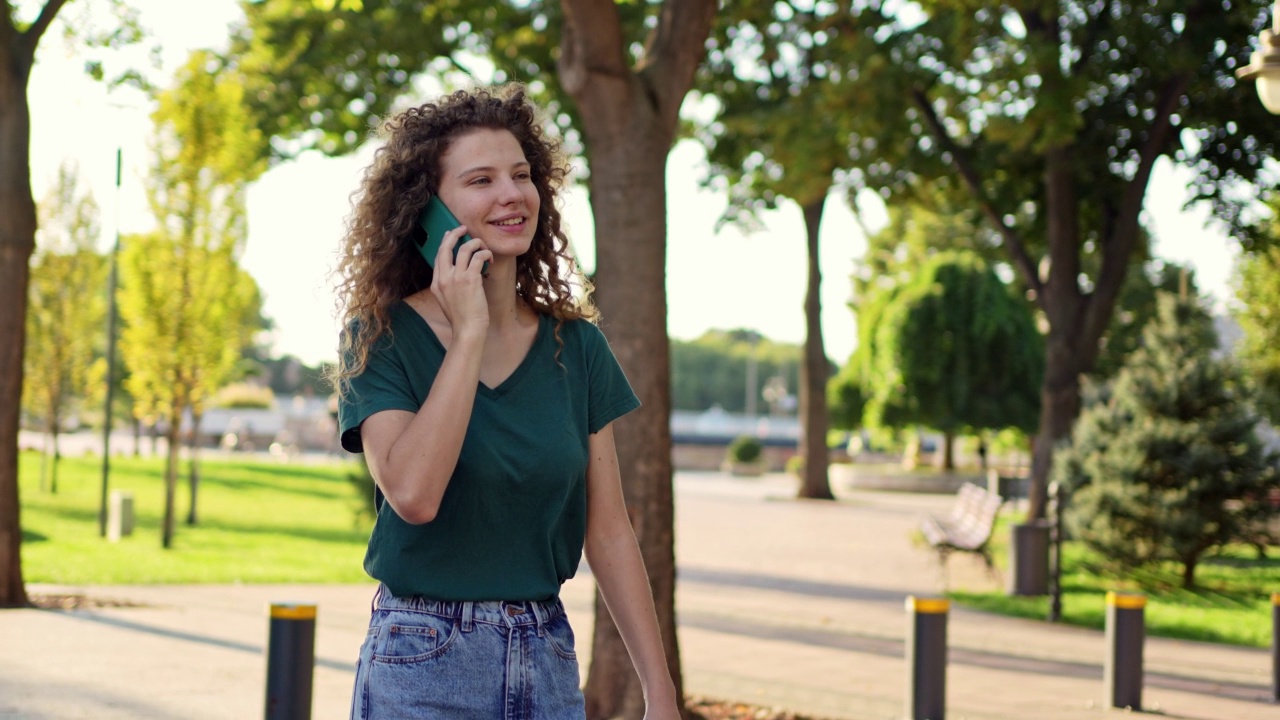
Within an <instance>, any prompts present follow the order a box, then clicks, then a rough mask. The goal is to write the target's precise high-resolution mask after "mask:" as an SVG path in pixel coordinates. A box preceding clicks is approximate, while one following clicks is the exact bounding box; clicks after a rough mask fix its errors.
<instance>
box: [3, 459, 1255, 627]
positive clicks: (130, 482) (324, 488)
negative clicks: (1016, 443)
mask: <svg viewBox="0 0 1280 720" xmlns="http://www.w3.org/2000/svg"><path fill="white" fill-rule="evenodd" d="M201 467H202V474H201V484H200V493H199V506H198V510H199V523H198V524H197V525H195V526H189V525H187V524H186V522H185V520H186V516H187V509H188V507H189V502H190V494H189V491H188V487H187V483H186V477H185V475H183V476H182V477H181V478H180V482H179V486H178V494H177V510H178V512H177V524H176V526H175V532H174V542H173V547H172V548H171V549H169V550H164V549H162V548H161V547H160V520H161V513H162V510H163V503H164V488H163V479H162V473H163V470H164V463H163V460H162V459H160V458H142V459H136V458H116V459H113V460H112V473H111V488H112V489H115V490H129V491H132V492H133V495H134V508H135V513H136V516H137V526H136V527H135V529H134V532H133V535H131V536H129V537H126V538H124V539H122V540H121V541H120V542H114V543H113V542H108V541H106V540H104V539H103V538H101V537H99V536H98V520H97V516H98V498H99V493H100V491H101V489H100V483H101V477H102V475H101V469H102V465H101V460H100V459H99V458H95V457H88V458H64V459H63V460H62V463H61V466H60V468H61V469H60V472H59V482H58V492H57V494H51V493H49V492H47V491H43V490H41V489H40V483H39V473H40V457H39V455H37V454H35V453H30V452H28V453H23V455H22V457H21V466H20V468H21V469H20V478H19V481H20V484H21V498H22V527H23V544H22V567H23V574H24V576H25V578H26V580H27V582H29V583H56V584H65V585H100V584H149V583H235V582H244V583H293V582H297V583H348V582H367V581H368V578H367V577H366V576H365V574H364V571H363V569H362V568H361V562H362V560H363V557H364V549H365V543H366V541H367V539H368V532H369V528H368V524H367V521H366V522H365V523H363V524H357V522H356V521H355V509H356V507H357V505H358V504H359V502H360V498H359V496H358V495H357V493H356V491H355V489H354V488H353V486H352V484H351V483H350V481H349V480H347V477H346V475H347V473H348V472H350V471H351V469H352V467H353V466H352V464H349V463H347V464H344V463H338V462H335V463H333V464H328V465H307V464H292V465H284V464H279V463H275V462H271V461H261V460H234V461H231V460H212V459H211V460H206V461H204V462H203V463H202V464H201ZM183 469H184V472H185V469H186V467H185V465H184V468H183ZM1008 523H1009V519H1008V517H1007V516H1006V517H1004V518H1002V519H1001V524H1000V526H999V527H997V529H996V532H995V535H994V539H993V549H994V552H995V554H996V559H997V563H998V564H1000V565H1001V566H1004V565H1006V564H1007V563H1006V561H1005V558H1006V557H1007V552H1008V548H1007V545H1008V537H1009V528H1008ZM1272 554H1273V555H1280V553H1278V552H1276V551H1275V550H1273V551H1272ZM1065 556H1066V557H1065V562H1064V574H1063V590H1064V591H1063V602H1062V606H1063V620H1064V621H1065V622H1067V623H1070V624H1073V625H1082V626H1085V627H1093V628H1101V627H1102V626H1103V622H1104V618H1105V612H1106V608H1105V595H1106V592H1107V591H1108V590H1143V591H1144V592H1146V593H1147V596H1148V601H1147V608H1146V613H1145V615H1146V626H1147V633H1148V634H1149V635H1155V636H1167V637H1180V638H1188V639H1194V640H1208V641H1213V642H1222V643H1233V644H1239V645H1249V646H1254V647H1266V646H1267V645H1268V644H1269V643H1270V641H1271V600H1270V597H1271V593H1272V592H1277V591H1280V559H1271V560H1258V559H1257V556H1256V553H1255V552H1254V550H1253V549H1252V548H1231V549H1229V550H1228V551H1226V552H1224V553H1222V554H1219V555H1216V556H1213V557H1209V558H1207V559H1206V560H1205V561H1204V562H1203V563H1202V564H1201V567H1200V570H1199V572H1198V573H1197V579H1198V581H1199V584H1200V588H1199V589H1198V590H1195V591H1187V590H1182V589H1181V588H1180V572H1179V570H1178V568H1176V567H1174V566H1172V565H1170V566H1167V567H1163V568H1159V569H1157V570H1154V571H1150V572H1147V573H1144V574H1143V575H1142V576H1141V577H1130V578H1125V579H1121V578H1116V577H1112V576H1109V575H1107V574H1105V573H1103V572H1102V570H1101V563H1100V562H1099V559H1098V558H1097V557H1096V556H1093V555H1091V554H1090V553H1089V552H1088V551H1086V550H1085V549H1084V548H1082V547H1080V546H1078V545H1076V544H1068V545H1067V548H1066V552H1065ZM951 597H952V599H953V600H955V601H956V602H957V603H959V604H962V605H967V606H970V607H974V608H979V609H982V610H987V611H991V612H996V613H1000V614H1004V615H1016V616H1022V617H1029V618H1036V619H1043V618H1045V617H1046V615H1047V614H1048V607H1049V601H1048V598H1045V597H1030V598H1029V597H1009V596H1006V595H1005V594H1004V592H1002V591H992V592H985V593H976V592H953V593H951Z"/></svg>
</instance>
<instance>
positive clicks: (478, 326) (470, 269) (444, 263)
mask: <svg viewBox="0 0 1280 720" xmlns="http://www.w3.org/2000/svg"><path fill="white" fill-rule="evenodd" d="M466 233H467V228H466V226H465V225H459V226H458V227H456V228H454V229H453V230H450V231H449V232H447V233H445V236H444V238H443V239H442V240H441V242H440V250H439V251H438V252H437V253H436V263H435V270H434V272H433V273H432V278H431V294H432V295H434V296H435V298H436V301H437V302H439V303H440V308H441V309H442V310H444V315H445V317H446V318H448V320H449V325H450V327H451V328H452V329H453V333H454V334H455V335H456V334H458V333H460V332H465V331H466V330H469V329H474V330H478V331H484V330H485V329H487V328H488V327H489V304H488V302H487V300H486V298H485V294H484V280H485V276H484V272H483V269H484V264H485V263H486V262H488V261H491V260H493V253H491V252H489V249H488V248H486V247H485V246H484V243H483V242H481V241H480V240H478V239H476V238H472V239H471V240H470V241H468V242H466V243H463V244H462V246H461V247H460V248H458V259H457V262H456V263H455V262H454V258H453V246H454V245H456V244H457V243H458V242H459V240H460V239H461V238H462V236H463V235H466Z"/></svg>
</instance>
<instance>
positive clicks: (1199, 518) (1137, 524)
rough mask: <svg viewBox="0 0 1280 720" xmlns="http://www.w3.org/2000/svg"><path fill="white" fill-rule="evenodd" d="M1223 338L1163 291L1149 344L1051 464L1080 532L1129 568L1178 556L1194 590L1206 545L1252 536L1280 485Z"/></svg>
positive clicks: (1146, 338)
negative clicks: (1225, 355) (1221, 346)
mask: <svg viewBox="0 0 1280 720" xmlns="http://www.w3.org/2000/svg"><path fill="white" fill-rule="evenodd" d="M1216 345H1217V339H1216V336H1215V333H1214V327H1213V321H1212V319H1211V318H1210V317H1209V315H1208V313H1207V312H1206V311H1205V310H1204V309H1203V308H1201V307H1200V306H1199V305H1198V304H1197V303H1196V302H1194V301H1189V300H1179V299H1178V298H1177V297H1176V296H1174V295H1172V294H1161V295H1160V298H1159V306H1158V315H1157V318H1156V320H1155V321H1154V322H1152V323H1151V324H1149V325H1148V326H1147V328H1146V330H1145V331H1144V333H1143V343H1142V346H1141V347H1140V348H1139V349H1138V350H1136V351H1135V352H1134V353H1133V355H1131V356H1130V358H1129V360H1128V362H1126V363H1125V365H1124V367H1123V368H1122V369H1121V371H1120V374H1119V375H1118V376H1117V377H1116V380H1115V382H1114V385H1113V386H1112V387H1110V388H1102V389H1101V390H1100V395H1099V398H1098V399H1097V401H1096V402H1094V403H1093V404H1092V405H1090V406H1089V407H1088V408H1087V409H1086V410H1085V411H1084V412H1083V413H1082V415H1081V418H1080V422H1079V423H1077V425H1076V428H1075V430H1074V432H1073V433H1072V444H1071V447H1070V448H1069V449H1067V450H1066V451H1065V452H1063V453H1061V456H1060V457H1059V458H1058V459H1057V461H1056V462H1055V467H1054V476H1055V478H1056V479H1057V480H1059V481H1061V482H1064V483H1066V484H1067V487H1068V488H1070V490H1071V502H1070V504H1069V506H1068V516H1067V519H1068V522H1069V525H1070V527H1071V530H1072V532H1073V533H1074V536H1075V537H1077V538H1079V539H1080V540H1081V541H1082V542H1084V543H1085V544H1087V545H1088V546H1090V547H1091V548H1093V549H1095V550H1097V551H1098V552H1099V553H1101V554H1102V555H1103V556H1105V557H1108V558H1111V559H1112V560H1114V561H1115V563H1116V564H1117V565H1118V566H1120V567H1122V568H1127V569H1133V568H1139V567H1143V566H1146V565H1150V564H1152V563H1155V562H1158V561H1162V560H1169V559H1172V560H1175V561H1177V562H1179V563H1181V565H1182V568H1183V572H1182V581H1183V585H1184V587H1188V588H1191V587H1194V586H1195V572H1196V565H1197V564H1198V563H1199V561H1200V559H1201V558H1202V557H1203V556H1204V554H1205V553H1206V552H1208V551H1209V550H1211V549H1213V548H1215V547H1219V546H1221V545H1224V544H1226V543H1230V542H1235V541H1239V540H1246V539H1253V538H1251V537H1249V535H1250V533H1252V532H1254V531H1255V530H1256V528H1258V527H1260V524H1261V523H1262V522H1265V519H1266V518H1267V516H1268V515H1269V514H1272V513H1274V510H1273V509H1271V507H1270V505H1269V503H1268V502H1267V497H1268V492H1270V491H1274V490H1275V489H1276V488H1277V487H1280V476H1278V473H1277V470H1278V469H1280V466H1278V464H1277V463H1278V462H1280V459H1277V458H1276V457H1274V456H1271V457H1267V456H1266V455H1264V452H1263V450H1262V447H1261V445H1260V444H1259V442H1258V439H1257V437H1256V435H1255V433H1254V428H1255V427H1256V426H1257V422H1258V418H1257V415H1256V414H1255V413H1254V411H1253V410H1252V409H1251V406H1250V401H1249V397H1248V394H1247V392H1246V391H1245V386H1244V385H1243V383H1241V381H1240V378H1239V376H1238V374H1237V373H1236V371H1235V370H1234V369H1233V368H1232V367H1231V366H1230V365H1229V364H1228V362H1227V361H1225V360H1219V359H1216V358H1215V357H1214V356H1213V351H1214V349H1215V347H1216Z"/></svg>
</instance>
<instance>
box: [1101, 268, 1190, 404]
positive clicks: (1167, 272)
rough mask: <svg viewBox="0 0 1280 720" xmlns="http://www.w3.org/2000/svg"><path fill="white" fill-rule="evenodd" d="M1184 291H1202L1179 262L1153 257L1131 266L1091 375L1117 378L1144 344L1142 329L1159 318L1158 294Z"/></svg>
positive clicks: (1105, 379) (1102, 378)
mask: <svg viewBox="0 0 1280 720" xmlns="http://www.w3.org/2000/svg"><path fill="white" fill-rule="evenodd" d="M1184 291H1185V292H1186V293H1187V294H1189V295H1191V296H1195V295H1197V294H1198V293H1199V291H1198V290H1197V289H1196V281H1195V273H1194V272H1193V271H1192V270H1189V269H1187V268H1185V267H1183V266H1181V265H1178V264H1177V263H1171V262H1165V261H1161V260H1152V261H1149V262H1146V263H1143V264H1141V265H1138V264H1137V263H1135V264H1134V266H1133V267H1130V268H1129V272H1127V273H1125V276H1124V285H1123V286H1122V287H1121V288H1120V298H1119V299H1118V300H1117V301H1116V310H1115V312H1114V313H1113V314H1112V316H1111V323H1110V325H1108V327H1107V332H1106V333H1105V334H1104V335H1103V336H1102V340H1101V342H1100V348H1099V350H1098V360H1097V362H1095V363H1094V365H1093V371H1092V372H1091V373H1089V376H1090V377H1091V378H1093V379H1094V380H1095V381H1099V382H1103V381H1107V380H1110V379H1112V378H1114V377H1115V376H1116V374H1117V373H1119V372H1120V368H1121V367H1122V366H1123V365H1124V362H1125V360H1126V359H1128V357H1129V355H1131V354H1132V353H1133V351H1134V350H1137V349H1138V348H1139V347H1140V346H1141V345H1142V331H1143V330H1144V329H1145V328H1146V327H1147V323H1149V322H1151V321H1152V320H1154V319H1155V317H1156V306H1157V302H1156V301H1157V299H1158V298H1159V296H1160V295H1161V294H1162V293H1182V292H1184Z"/></svg>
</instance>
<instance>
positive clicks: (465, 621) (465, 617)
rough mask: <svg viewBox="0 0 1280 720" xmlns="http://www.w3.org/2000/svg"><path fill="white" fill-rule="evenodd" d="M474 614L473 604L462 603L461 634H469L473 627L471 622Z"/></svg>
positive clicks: (469, 602) (468, 602)
mask: <svg viewBox="0 0 1280 720" xmlns="http://www.w3.org/2000/svg"><path fill="white" fill-rule="evenodd" d="M475 612H476V606H475V603H473V602H471V601H470V600H468V601H467V602H464V603H462V632H471V628H472V627H473V626H472V624H471V622H472V619H473V618H474V617H475Z"/></svg>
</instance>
